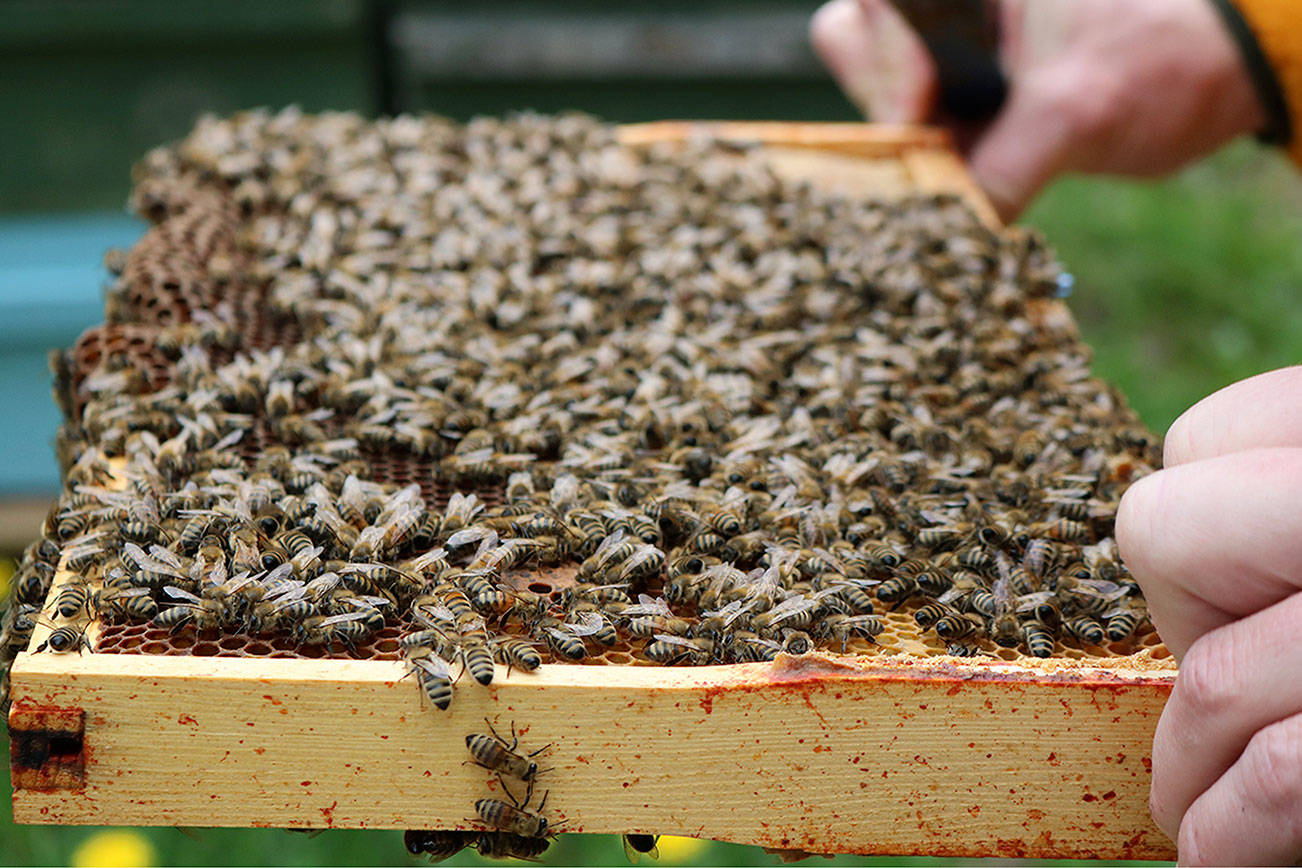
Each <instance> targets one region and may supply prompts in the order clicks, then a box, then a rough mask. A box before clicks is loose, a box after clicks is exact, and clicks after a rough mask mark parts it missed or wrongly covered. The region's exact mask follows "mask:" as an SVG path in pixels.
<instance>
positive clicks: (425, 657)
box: [406, 649, 452, 711]
mask: <svg viewBox="0 0 1302 868" xmlns="http://www.w3.org/2000/svg"><path fill="white" fill-rule="evenodd" d="M406 653H407V663H408V665H409V666H410V667H411V668H410V671H409V673H408V674H415V676H416V683H417V684H418V685H419V686H420V691H421V695H422V696H424V697H425V698H426V699H428V700H429V703H430V705H433V706H434V707H435V708H438V709H441V710H443V711H447V709H448V708H449V707H451V705H452V668H451V667H450V666H449V665H448V662H447V661H446V660H444V659H443V658H442V657H440V656H438V655H437V654H434V653H433V652H432V651H429V650H428V649H406Z"/></svg>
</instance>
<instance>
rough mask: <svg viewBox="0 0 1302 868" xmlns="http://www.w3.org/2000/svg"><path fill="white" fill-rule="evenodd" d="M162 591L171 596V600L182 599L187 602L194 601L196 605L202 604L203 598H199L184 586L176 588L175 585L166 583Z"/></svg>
mask: <svg viewBox="0 0 1302 868" xmlns="http://www.w3.org/2000/svg"><path fill="white" fill-rule="evenodd" d="M163 593H164V594H166V595H167V596H169V597H171V598H172V599H173V600H184V601H185V602H187V603H194V604H196V605H202V604H203V600H201V599H199V597H197V596H195V595H194V594H192V593H190V592H189V591H187V590H185V589H184V588H178V587H176V586H175V585H168V586H167V587H165V588H163Z"/></svg>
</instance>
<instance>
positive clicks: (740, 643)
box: [724, 630, 782, 663]
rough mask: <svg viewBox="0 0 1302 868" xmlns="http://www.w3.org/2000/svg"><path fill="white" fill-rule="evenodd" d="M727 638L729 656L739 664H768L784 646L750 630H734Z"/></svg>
mask: <svg viewBox="0 0 1302 868" xmlns="http://www.w3.org/2000/svg"><path fill="white" fill-rule="evenodd" d="M724 638H725V641H726V642H727V643H728V644H727V648H728V652H729V656H730V657H731V659H732V660H733V661H734V662H737V663H758V662H768V661H770V660H773V659H775V658H776V657H777V656H778V654H780V653H781V652H782V646H781V645H780V644H779V643H777V642H774V641H773V640H772V639H764V638H762V637H761V636H759V635H757V634H755V633H752V632H750V631H749V630H733V631H732V632H731V633H729V634H728V635H727V636H726V637H724Z"/></svg>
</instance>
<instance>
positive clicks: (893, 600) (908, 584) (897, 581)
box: [877, 575, 918, 606]
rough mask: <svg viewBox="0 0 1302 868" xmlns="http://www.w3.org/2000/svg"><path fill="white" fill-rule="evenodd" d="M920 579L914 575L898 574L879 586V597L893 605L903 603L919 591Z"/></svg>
mask: <svg viewBox="0 0 1302 868" xmlns="http://www.w3.org/2000/svg"><path fill="white" fill-rule="evenodd" d="M917 590H918V581H917V579H916V578H914V577H913V576H907V575H896V576H893V577H892V578H889V579H887V580H886V581H884V582H882V583H881V584H880V585H878V586H877V599H879V600H881V601H882V602H883V603H886V604H887V605H892V606H898V605H900V604H902V603H903V602H904V601H905V600H907V599H908V598H909V597H911V596H913V595H914V594H915V593H917Z"/></svg>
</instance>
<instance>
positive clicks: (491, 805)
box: [475, 791, 548, 838]
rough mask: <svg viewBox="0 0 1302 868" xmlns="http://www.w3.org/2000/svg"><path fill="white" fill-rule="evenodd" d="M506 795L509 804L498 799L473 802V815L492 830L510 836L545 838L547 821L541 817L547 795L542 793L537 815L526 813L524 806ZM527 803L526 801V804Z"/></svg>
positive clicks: (509, 794) (508, 793)
mask: <svg viewBox="0 0 1302 868" xmlns="http://www.w3.org/2000/svg"><path fill="white" fill-rule="evenodd" d="M507 795H508V796H510V798H511V804H508V803H506V802H503V801H502V800H500V799H480V800H479V801H477V802H475V813H477V814H478V815H479V819H480V820H481V821H483V822H484V823H486V824H488V825H489V826H491V827H492V828H494V829H497V830H499V831H502V832H509V833H510V834H512V835H520V836H521V837H524V838H545V837H547V828H548V826H547V820H546V818H544V817H542V816H541V814H542V811H543V809H544V808H545V807H546V805H547V794H546V793H543V797H542V801H541V802H540V803H539V804H538V808H537V811H538V813H537V814H533V813H530V812H529V811H527V810H526V809H525V805H521V804H520V803H519V802H518V801H516V800H515V797H514V796H512V795H511V793H510V792H509V791H508V792H507ZM527 801H528V800H527V799H526V804H527Z"/></svg>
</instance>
